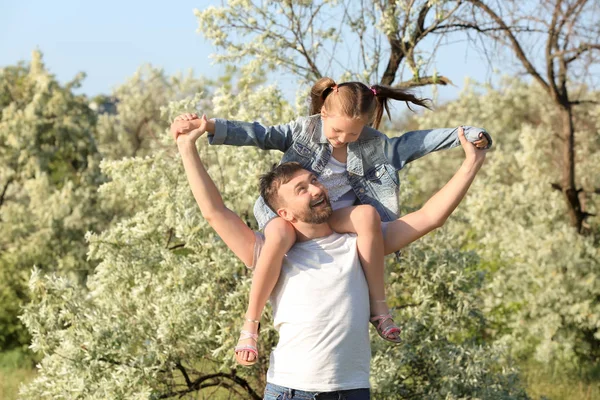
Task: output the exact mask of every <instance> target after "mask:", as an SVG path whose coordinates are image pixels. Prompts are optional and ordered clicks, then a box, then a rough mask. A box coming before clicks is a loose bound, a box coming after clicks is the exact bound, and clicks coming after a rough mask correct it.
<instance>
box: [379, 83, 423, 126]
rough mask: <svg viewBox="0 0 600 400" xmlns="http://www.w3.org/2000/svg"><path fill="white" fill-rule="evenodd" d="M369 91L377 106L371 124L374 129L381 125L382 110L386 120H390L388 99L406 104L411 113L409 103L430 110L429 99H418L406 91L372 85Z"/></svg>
mask: <svg viewBox="0 0 600 400" xmlns="http://www.w3.org/2000/svg"><path fill="white" fill-rule="evenodd" d="M370 89H371V91H372V92H373V95H374V96H375V101H376V102H377V106H376V108H375V116H374V119H373V123H372V125H373V127H374V128H375V129H378V127H379V124H380V123H381V118H382V117H383V112H384V110H385V113H386V114H387V116H388V118H390V119H391V116H390V107H389V99H392V100H398V101H404V102H406V106H407V107H408V109H409V110H411V111H413V109H412V108H411V107H410V103H413V104H416V105H418V106H421V107H425V108H428V109H430V110H431V106H430V101H429V99H421V98H418V97H416V96H415V95H414V94H412V92H411V91H410V90H408V89H401V88H391V87H389V86H380V85H373V86H371V88H370Z"/></svg>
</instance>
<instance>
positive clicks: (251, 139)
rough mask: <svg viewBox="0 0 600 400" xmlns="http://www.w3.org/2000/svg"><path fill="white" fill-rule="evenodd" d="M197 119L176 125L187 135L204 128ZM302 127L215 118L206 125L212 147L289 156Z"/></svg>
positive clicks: (177, 120)
mask: <svg viewBox="0 0 600 400" xmlns="http://www.w3.org/2000/svg"><path fill="white" fill-rule="evenodd" d="M186 115H188V116H190V115H191V116H193V119H189V118H186V119H179V118H180V117H181V116H180V117H177V118H176V119H175V122H174V124H177V125H178V126H177V128H178V129H179V131H180V133H187V132H189V131H191V130H193V129H197V128H199V127H200V124H201V123H202V119H198V117H197V116H196V115H195V114H186ZM301 130H302V125H301V123H300V122H299V121H292V122H290V123H289V124H283V125H275V126H265V125H262V124H261V123H259V122H242V121H229V120H226V119H221V118H215V119H209V120H207V121H206V132H207V133H208V143H209V144H211V145H217V144H225V145H230V146H255V147H259V148H261V149H263V150H280V151H282V152H285V151H286V150H287V149H288V148H289V147H290V146H291V145H292V142H293V140H294V137H295V136H296V135H297V134H299V133H300V131H301Z"/></svg>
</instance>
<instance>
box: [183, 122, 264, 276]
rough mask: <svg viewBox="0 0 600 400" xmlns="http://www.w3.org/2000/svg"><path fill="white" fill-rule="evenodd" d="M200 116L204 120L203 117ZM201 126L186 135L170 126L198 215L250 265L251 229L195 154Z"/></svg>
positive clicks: (251, 250)
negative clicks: (227, 205) (224, 196)
mask: <svg viewBox="0 0 600 400" xmlns="http://www.w3.org/2000/svg"><path fill="white" fill-rule="evenodd" d="M203 119H204V122H206V118H205V117H203ZM172 128H173V127H172ZM204 128H205V125H202V124H200V127H199V128H198V129H195V130H192V131H191V132H189V133H187V134H176V133H175V132H174V131H173V129H172V131H171V132H172V133H173V136H174V137H176V140H177V147H178V149H179V153H180V154H181V159H182V160H183V166H184V168H185V173H186V175H187V178H188V182H189V184H190V187H191V189H192V193H193V194H194V198H195V199H196V202H197V203H198V206H199V207H200V211H201V212H202V216H203V217H204V218H205V219H206V220H207V221H208V223H209V224H210V226H212V227H213V229H214V230H215V231H216V232H217V234H218V235H219V236H220V237H221V239H223V241H224V242H225V244H227V246H228V247H229V248H230V249H231V250H232V251H233V252H234V253H235V255H236V256H238V257H239V258H240V260H242V262H243V263H244V264H246V265H252V261H253V253H254V241H255V236H254V232H253V231H252V230H251V229H250V228H249V227H248V226H247V225H246V224H245V223H244V221H242V219H241V218H240V217H239V216H237V215H236V214H235V213H234V212H233V211H231V210H230V209H228V208H227V207H226V206H225V203H223V198H222V197H221V194H220V193H219V190H218V189H217V187H216V186H215V183H214V182H213V180H212V179H211V177H210V176H209V175H208V173H207V172H206V169H205V168H204V165H203V164H202V161H201V160H200V156H199V155H198V150H197V149H196V140H197V139H198V138H199V137H200V136H201V135H202V134H203V133H204V132H205V131H204Z"/></svg>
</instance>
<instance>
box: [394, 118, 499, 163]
mask: <svg viewBox="0 0 600 400" xmlns="http://www.w3.org/2000/svg"><path fill="white" fill-rule="evenodd" d="M463 128H464V132H465V137H466V139H467V141H469V142H471V143H473V142H477V141H479V140H481V139H486V140H487V142H488V144H487V146H486V148H489V147H490V146H491V145H492V137H491V136H490V134H489V133H488V132H487V131H486V130H485V129H483V128H476V127H472V126H465V127H463ZM459 145H460V140H459V139H458V128H439V129H425V130H420V131H411V132H406V133H405V134H404V135H402V136H400V137H394V138H386V140H385V142H384V152H385V155H386V157H387V159H388V161H389V162H390V164H392V165H393V166H394V168H396V170H400V169H402V168H404V166H405V165H406V164H407V163H409V162H411V161H414V160H416V159H417V158H421V157H423V156H424V155H427V154H429V153H432V152H434V151H438V150H446V149H451V148H453V147H457V146H459Z"/></svg>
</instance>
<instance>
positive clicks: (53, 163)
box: [0, 52, 105, 349]
mask: <svg viewBox="0 0 600 400" xmlns="http://www.w3.org/2000/svg"><path fill="white" fill-rule="evenodd" d="M81 78H82V76H78V77H76V78H75V80H73V81H72V82H70V83H67V84H66V85H64V86H61V85H60V84H59V83H58V82H57V81H56V79H55V78H54V77H53V76H52V75H51V74H50V73H48V71H47V70H46V68H45V67H44V65H43V63H42V59H41V54H39V53H37V52H34V53H33V58H32V61H31V63H30V65H29V66H26V65H24V64H21V65H19V66H16V67H7V68H5V69H2V70H0V88H1V90H0V93H1V94H0V98H1V99H2V100H1V103H0V104H1V106H2V108H1V112H2V114H1V120H0V221H1V224H0V304H1V306H0V348H2V349H10V348H12V347H15V346H20V345H22V344H25V343H27V341H28V337H27V334H26V332H25V330H24V329H23V327H22V325H21V324H20V323H19V322H18V320H17V315H18V313H19V312H20V307H22V305H23V304H24V302H25V301H27V299H28V295H27V293H26V289H25V287H26V282H27V277H28V275H29V270H30V269H31V268H32V267H33V265H37V266H38V268H40V269H41V270H43V271H46V272H50V271H61V272H62V273H64V274H67V275H71V277H72V278H73V279H74V280H75V281H80V280H82V279H84V278H85V276H86V274H87V273H88V272H89V271H90V270H92V269H93V267H94V264H93V263H89V262H88V261H87V260H86V251H87V249H86V244H85V241H84V236H85V233H86V232H87V231H89V230H91V229H93V228H95V229H102V228H103V226H104V225H103V221H104V219H105V217H103V216H102V215H101V213H100V212H99V211H98V208H97V205H96V201H97V195H96V188H97V187H98V185H99V184H100V183H101V182H102V181H103V179H102V176H101V174H100V170H99V168H98V165H99V161H100V158H99V155H98V152H97V150H96V146H95V143H94V140H93V138H92V131H93V128H94V125H95V122H96V116H95V114H94V112H93V111H92V110H90V109H89V107H88V106H87V101H86V99H85V97H83V96H77V95H75V94H73V92H72V89H73V88H75V87H77V86H78V85H79V82H80V80H81Z"/></svg>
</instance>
